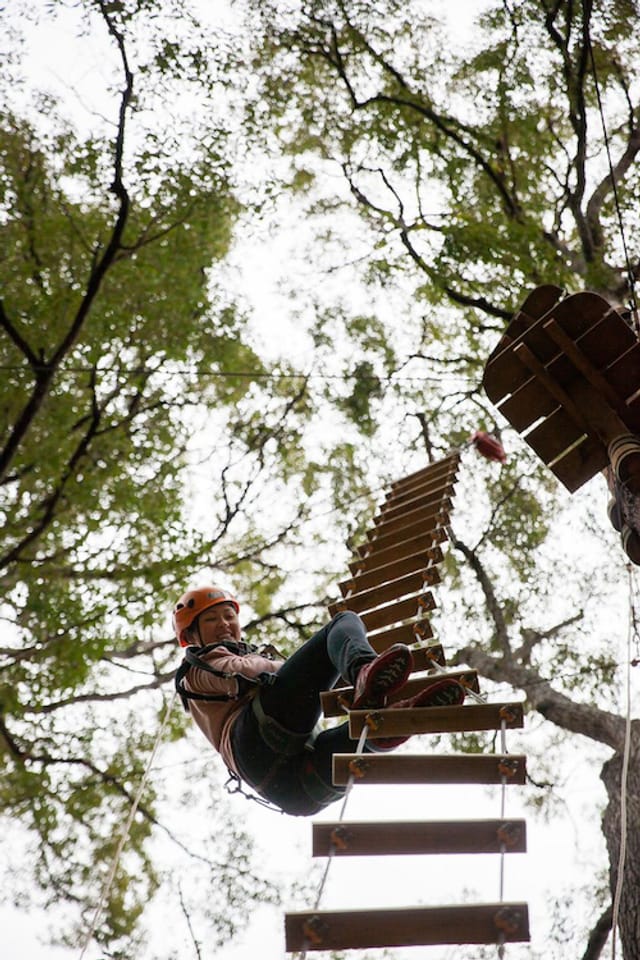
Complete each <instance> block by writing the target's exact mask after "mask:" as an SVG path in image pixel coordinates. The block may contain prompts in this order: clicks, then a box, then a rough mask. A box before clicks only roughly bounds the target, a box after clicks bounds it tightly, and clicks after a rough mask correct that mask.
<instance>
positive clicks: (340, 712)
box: [320, 645, 480, 717]
mask: <svg viewBox="0 0 640 960" xmlns="http://www.w3.org/2000/svg"><path fill="white" fill-rule="evenodd" d="M425 650H429V651H433V653H431V654H430V655H429V656H430V657H435V656H437V654H438V651H441V650H442V647H440V646H439V645H434V646H432V647H424V648H422V651H423V655H422V656H420V653H421V651H420V650H419V649H418V650H412V651H411V653H412V654H413V668H414V671H418V670H428V669H429V666H430V662H429V661H428V660H427V659H426V654H424V651H425ZM441 678H445V679H451V680H457V681H458V683H462V684H463V686H465V687H467V688H468V689H469V690H473V691H474V693H478V692H479V689H480V685H479V683H478V674H477V673H476V671H475V670H446V671H445V672H441V671H440V670H439V671H438V672H437V673H430V674H427V675H426V676H425V675H422V676H415V677H410V678H409V679H408V680H407V682H406V683H405V685H404V686H403V687H402V689H401V690H397V691H396V692H395V693H392V694H391V696H390V697H389V701H390V703H395V702H396V701H397V700H404V699H405V698H406V697H413V696H415V694H416V693H419V692H420V690H424V688H425V687H428V686H429V685H430V684H432V683H433V681H434V680H440V679H441ZM352 699H353V687H335V688H334V689H333V690H324V691H323V692H322V693H321V694H320V703H321V704H322V712H323V713H324V716H325V717H342V716H344V712H345V711H344V708H343V706H342V703H344V704H345V707H347V708H348V706H349V704H350V703H351V701H352ZM341 702H342V703H341ZM429 709H436V708H435V707H433V708H429ZM360 712H363V711H355V710H354V712H353V715H354V716H355V715H356V714H357V713H360ZM364 712H365V713H366V711H364ZM395 712H398V711H395Z"/></svg>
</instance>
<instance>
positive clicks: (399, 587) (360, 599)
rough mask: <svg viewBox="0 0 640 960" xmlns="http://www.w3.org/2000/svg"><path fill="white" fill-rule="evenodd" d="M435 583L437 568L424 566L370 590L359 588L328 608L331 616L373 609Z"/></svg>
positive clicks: (437, 580) (436, 580) (437, 576)
mask: <svg viewBox="0 0 640 960" xmlns="http://www.w3.org/2000/svg"><path fill="white" fill-rule="evenodd" d="M437 583H440V574H439V572H438V568H437V567H425V568H424V569H422V570H416V571H414V572H413V573H409V574H407V575H406V576H404V577H398V579H397V580H391V581H388V582H387V583H383V584H381V585H380V586H378V587H373V588H372V589H371V590H361V591H360V592H359V593H354V594H352V595H351V596H348V597H345V599H343V600H337V601H336V602H335V603H331V604H329V607H328V610H329V613H330V614H331V616H332V617H333V616H335V615H336V613H338V611H339V610H354V611H355V612H356V613H361V612H363V611H365V610H373V609H374V608H375V607H379V606H380V605H381V604H383V603H388V602H389V601H391V600H397V599H400V598H401V597H405V596H407V595H408V594H410V593H415V592H416V591H417V590H421V589H422V588H424V587H433V586H435V585H436V584H437ZM347 592H348V591H347Z"/></svg>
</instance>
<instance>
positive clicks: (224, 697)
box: [173, 586, 464, 816]
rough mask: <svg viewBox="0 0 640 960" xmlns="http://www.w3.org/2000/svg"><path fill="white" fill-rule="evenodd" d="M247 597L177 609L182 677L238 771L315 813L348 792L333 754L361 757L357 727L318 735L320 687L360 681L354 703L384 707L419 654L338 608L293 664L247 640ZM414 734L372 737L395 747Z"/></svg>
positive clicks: (458, 694)
mask: <svg viewBox="0 0 640 960" xmlns="http://www.w3.org/2000/svg"><path fill="white" fill-rule="evenodd" d="M239 612H240V606H239V604H238V601H237V600H236V598H235V597H234V596H232V594H231V593H229V592H228V591H227V590H223V589H221V588H220V587H216V586H205V587H201V588H199V589H195V590H189V591H187V593H185V594H184V595H183V596H182V597H181V598H180V599H179V600H178V602H177V604H176V606H175V609H174V611H173V624H174V628H175V633H176V638H177V640H178V642H179V643H180V645H181V646H182V647H185V648H186V650H185V659H184V660H183V662H182V664H181V665H180V667H179V669H178V672H177V674H176V688H177V690H178V692H179V694H180V696H181V697H182V702H183V704H184V706H185V709H187V710H188V711H189V712H190V713H191V715H192V716H193V719H194V720H195V722H196V723H197V725H198V726H199V727H200V729H201V730H202V732H203V733H204V735H205V736H206V737H207V739H208V740H209V741H210V743H211V744H212V745H213V746H214V747H215V749H216V750H217V751H218V752H219V753H220V755H221V757H222V759H223V760H224V762H225V763H226V764H227V767H228V768H229V770H230V772H231V773H232V775H233V776H236V777H238V778H239V779H240V780H242V781H244V782H245V783H246V784H248V785H249V786H251V787H252V788H253V789H254V790H255V791H256V793H258V794H259V795H260V796H261V797H263V798H264V799H265V800H267V801H269V802H270V803H272V804H275V805H276V806H277V807H279V808H280V809H281V810H283V811H284V812H285V813H289V814H292V815H294V816H308V815H310V814H315V813H317V812H318V811H319V810H321V809H322V808H323V807H325V806H327V805H328V804H330V803H332V802H333V801H335V800H339V799H340V798H341V797H342V796H344V788H342V787H336V786H334V785H333V784H332V782H331V779H332V776H331V768H332V757H333V754H334V753H352V752H353V749H354V741H353V740H352V739H351V738H350V737H349V725H348V723H343V724H340V725H339V726H336V727H333V728H330V729H327V730H323V731H322V732H320V733H317V735H316V734H315V728H316V725H317V723H318V720H319V719H320V712H321V708H320V693H321V691H323V690H329V689H330V688H331V687H332V686H333V685H334V684H335V682H336V680H337V679H338V677H343V678H344V680H345V681H346V682H347V683H349V684H351V685H353V687H354V697H353V703H352V709H378V708H380V707H383V706H385V704H386V703H387V698H388V697H389V695H390V694H392V693H394V692H395V691H397V690H399V689H400V688H401V687H402V686H403V685H404V683H405V682H406V680H407V678H408V676H409V674H410V672H411V668H412V656H411V651H410V650H409V648H408V647H406V646H404V644H395V645H394V646H392V647H390V648H389V649H388V650H385V651H384V653H381V654H380V655H377V654H376V652H375V651H374V649H373V647H372V646H371V645H370V643H369V641H368V640H367V635H366V631H365V627H364V624H363V622H362V620H361V619H360V617H359V616H358V615H357V614H355V613H352V612H351V611H344V612H342V613H338V614H336V616H335V617H333V619H332V620H331V621H330V622H329V623H327V624H326V625H325V626H324V627H322V628H321V629H320V630H318V632H317V633H315V634H314V635H313V636H312V637H311V639H309V640H308V641H307V642H306V643H304V644H303V645H302V646H301V647H300V648H299V649H298V650H296V651H294V653H292V654H291V656H290V657H288V658H287V659H286V660H282V659H280V658H279V657H277V656H274V652H273V648H270V647H267V648H265V649H263V650H259V649H258V648H257V647H255V646H252V645H251V644H247V643H245V642H243V640H242V639H241V629H240V620H239V618H238V614H239ZM463 699H464V691H463V689H462V687H461V686H460V685H459V684H458V683H456V682H455V681H453V680H438V681H435V682H434V683H433V684H432V685H431V686H429V687H428V688H427V689H426V690H422V691H421V692H420V693H419V694H417V696H415V697H413V698H412V699H411V700H404V701H400V702H398V703H394V704H393V706H394V707H414V706H415V707H417V706H428V705H430V706H443V705H446V704H452V703H461V702H462V700H463ZM407 739H408V738H407V737H395V738H389V739H386V740H376V741H371V743H368V744H366V745H365V749H366V750H369V751H374V750H375V751H378V750H390V749H393V748H394V747H397V746H399V745H400V744H401V743H404V742H405V741H406V740H407Z"/></svg>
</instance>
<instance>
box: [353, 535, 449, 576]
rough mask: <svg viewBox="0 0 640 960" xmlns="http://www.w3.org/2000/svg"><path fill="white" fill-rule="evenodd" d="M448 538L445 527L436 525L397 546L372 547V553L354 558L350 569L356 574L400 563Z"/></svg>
mask: <svg viewBox="0 0 640 960" xmlns="http://www.w3.org/2000/svg"><path fill="white" fill-rule="evenodd" d="M446 539H447V533H446V530H444V528H443V527H436V529H435V530H430V531H428V532H425V533H423V534H419V535H418V536H415V537H410V538H409V539H408V540H403V541H402V542H401V543H397V544H396V545H395V546H393V547H388V548H387V549H385V550H375V549H372V550H371V553H370V554H369V555H367V556H366V557H362V558H360V559H358V560H353V561H352V562H351V563H349V570H350V572H351V573H352V574H354V575H355V574H356V573H358V572H361V573H368V572H369V571H370V570H375V569H376V568H377V567H384V566H387V565H388V564H390V563H398V561H400V560H404V559H405V557H410V556H415V555H416V554H418V553H420V552H424V551H426V550H429V549H430V548H431V547H432V546H434V545H435V544H437V543H442V542H443V541H444V540H446Z"/></svg>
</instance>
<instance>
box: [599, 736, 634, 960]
mask: <svg viewBox="0 0 640 960" xmlns="http://www.w3.org/2000/svg"><path fill="white" fill-rule="evenodd" d="M622 766H623V756H622V753H620V752H616V753H615V754H614V755H613V756H612V757H611V759H610V760H607V762H606V763H605V764H604V766H603V768H602V773H601V775H600V776H601V778H602V781H603V783H604V785H605V787H606V790H607V796H608V803H607V806H606V809H605V813H604V817H603V818H602V830H603V833H604V836H605V839H606V842H607V849H608V851H609V865H610V866H609V881H610V885H611V896H612V898H613V897H614V895H615V890H616V884H617V878H618V861H619V858H620V845H621V836H620V825H621V777H622ZM625 797H626V805H627V812H626V825H627V830H626V855H625V860H624V865H623V885H622V893H621V899H620V909H619V916H618V934H619V938H620V943H621V945H622V955H623V957H624V960H640V721H634V723H633V726H632V736H631V752H630V757H629V771H628V775H627V784H626V790H625Z"/></svg>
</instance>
